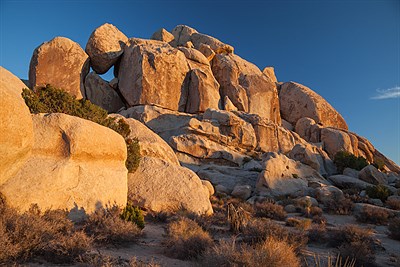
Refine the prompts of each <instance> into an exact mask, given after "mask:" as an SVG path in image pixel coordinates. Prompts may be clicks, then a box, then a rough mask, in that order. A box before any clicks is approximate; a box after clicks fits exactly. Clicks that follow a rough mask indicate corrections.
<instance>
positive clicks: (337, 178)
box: [328, 175, 372, 190]
mask: <svg viewBox="0 0 400 267" xmlns="http://www.w3.org/2000/svg"><path fill="white" fill-rule="evenodd" d="M328 181H330V182H331V183H332V184H333V185H335V186H337V187H339V188H341V189H350V188H355V189H359V190H364V189H365V188H367V187H368V186H372V184H370V183H367V182H364V181H363V180H360V179H358V178H354V177H351V176H346V175H332V176H330V177H329V178H328Z"/></svg>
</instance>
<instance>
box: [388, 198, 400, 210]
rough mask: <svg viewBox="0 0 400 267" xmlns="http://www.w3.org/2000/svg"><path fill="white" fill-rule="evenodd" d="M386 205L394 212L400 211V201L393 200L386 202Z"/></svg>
mask: <svg viewBox="0 0 400 267" xmlns="http://www.w3.org/2000/svg"><path fill="white" fill-rule="evenodd" d="M386 205H388V207H389V208H391V209H393V210H400V199H396V198H391V199H389V200H387V201H386Z"/></svg>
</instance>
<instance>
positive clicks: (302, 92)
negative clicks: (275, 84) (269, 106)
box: [279, 82, 348, 130]
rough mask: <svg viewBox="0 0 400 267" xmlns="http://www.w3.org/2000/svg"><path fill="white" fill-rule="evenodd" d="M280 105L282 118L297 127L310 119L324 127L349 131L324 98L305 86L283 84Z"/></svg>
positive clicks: (337, 113)
mask: <svg viewBox="0 0 400 267" xmlns="http://www.w3.org/2000/svg"><path fill="white" fill-rule="evenodd" d="M279 103H280V108H281V115H282V118H283V119H285V120H287V121H288V122H290V123H291V124H293V125H296V122H297V121H298V120H299V119H301V118H304V117H308V118H311V119H313V120H314V121H315V122H316V123H320V124H322V125H323V126H324V127H335V128H339V129H344V130H347V129H348V127H347V124H346V121H345V120H344V119H343V117H342V115H340V114H339V112H337V111H336V110H335V109H334V108H333V107H332V106H331V105H330V104H329V103H328V102H327V101H326V100H325V99H324V98H323V97H322V96H320V95H319V94H317V93H316V92H314V91H312V90H311V89H310V88H308V87H306V86H304V85H301V84H298V83H295V82H288V83H284V84H282V85H281V87H280V92H279Z"/></svg>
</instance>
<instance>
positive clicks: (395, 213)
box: [353, 203, 400, 217]
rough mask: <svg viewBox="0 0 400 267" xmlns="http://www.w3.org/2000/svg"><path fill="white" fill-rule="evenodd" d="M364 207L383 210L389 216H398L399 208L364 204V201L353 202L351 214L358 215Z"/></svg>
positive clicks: (399, 214) (399, 213)
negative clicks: (393, 208)
mask: <svg viewBox="0 0 400 267" xmlns="http://www.w3.org/2000/svg"><path fill="white" fill-rule="evenodd" d="M364 209H372V210H376V211H381V212H382V211H383V212H388V213H389V215H390V217H392V216H397V217H400V210H392V209H388V208H384V207H377V206H374V205H371V204H366V203H355V204H354V207H353V215H354V216H356V217H357V216H359V215H360V214H361V212H362V211H363V210H364Z"/></svg>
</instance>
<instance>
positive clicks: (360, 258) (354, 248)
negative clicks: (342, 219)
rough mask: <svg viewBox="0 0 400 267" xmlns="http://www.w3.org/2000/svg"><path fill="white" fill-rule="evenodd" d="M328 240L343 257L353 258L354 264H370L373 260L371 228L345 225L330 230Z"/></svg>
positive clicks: (373, 243)
mask: <svg viewBox="0 0 400 267" xmlns="http://www.w3.org/2000/svg"><path fill="white" fill-rule="evenodd" d="M329 241H330V244H331V245H333V246H334V247H337V248H338V250H339V253H340V255H341V256H342V257H343V258H349V259H355V260H356V266H370V265H372V264H374V262H375V240H374V238H373V231H372V230H371V229H364V228H361V227H358V226H356V225H345V226H343V227H341V228H339V229H337V230H334V231H332V232H331V233H330V238H329Z"/></svg>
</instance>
